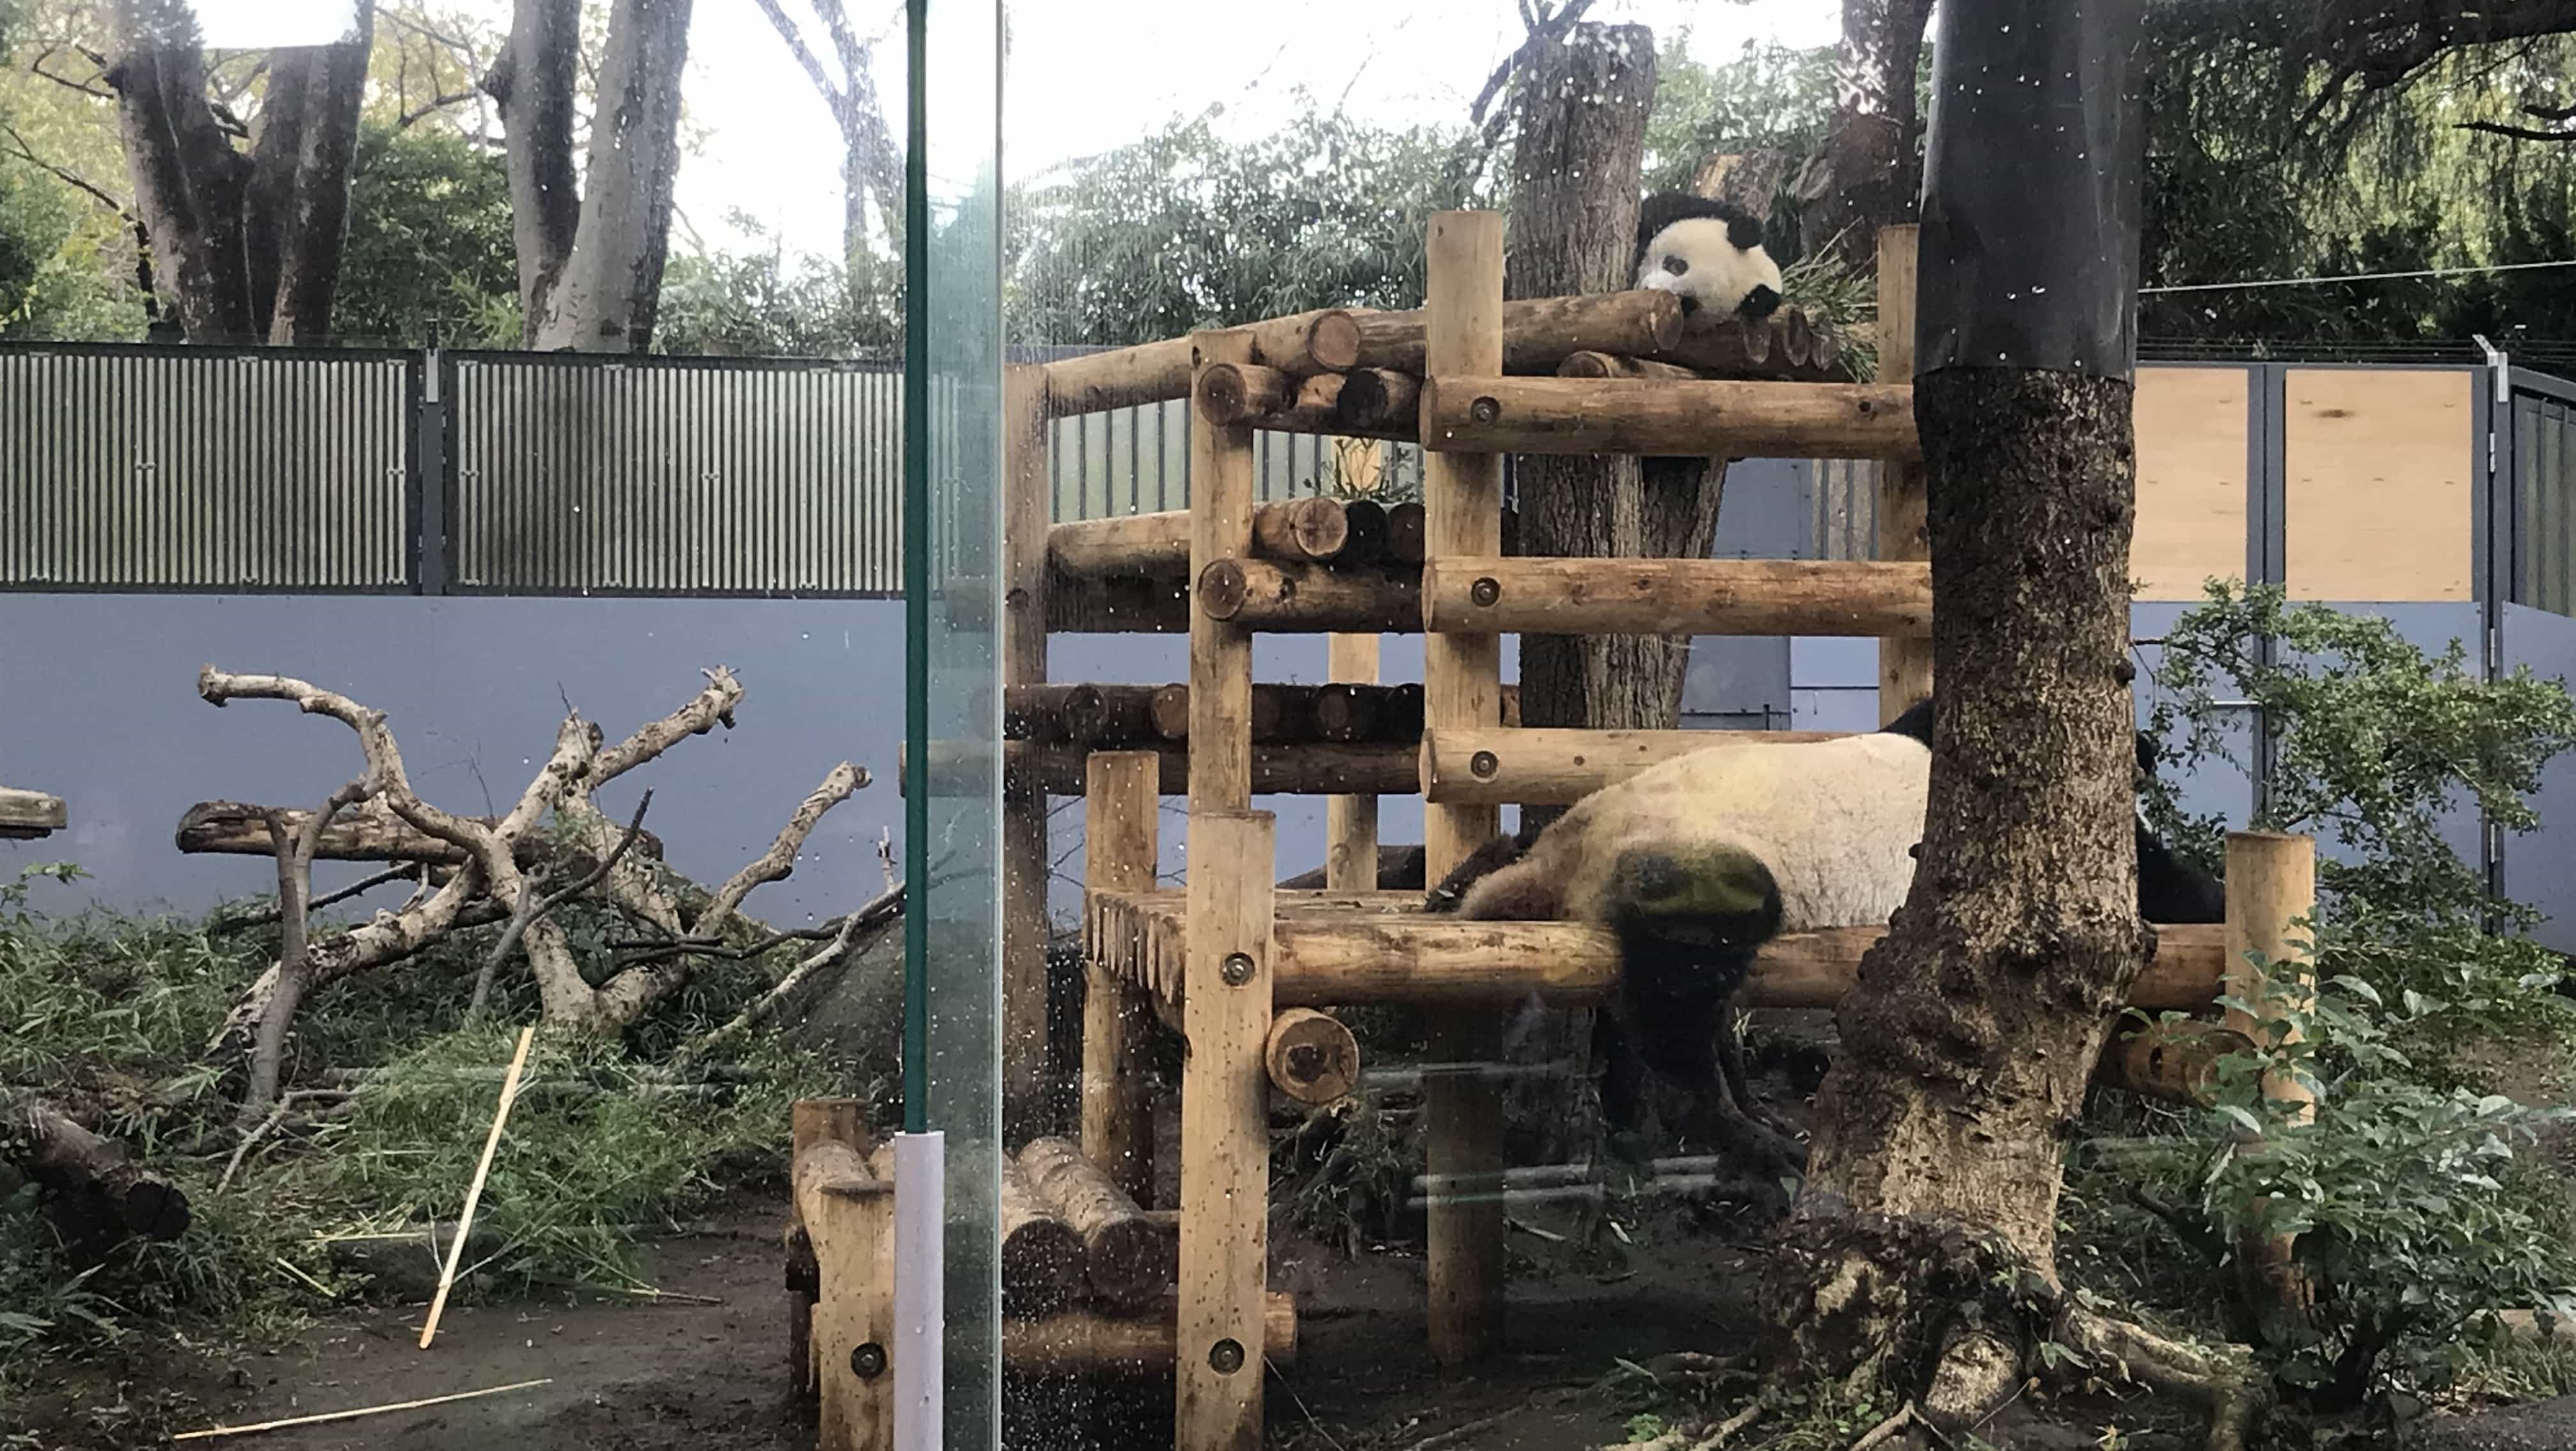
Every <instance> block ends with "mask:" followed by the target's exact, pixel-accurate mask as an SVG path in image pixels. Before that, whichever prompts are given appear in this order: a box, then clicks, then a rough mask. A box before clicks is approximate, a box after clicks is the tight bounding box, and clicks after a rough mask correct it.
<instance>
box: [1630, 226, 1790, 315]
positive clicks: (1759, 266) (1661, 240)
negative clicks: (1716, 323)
mask: <svg viewBox="0 0 2576 1451" xmlns="http://www.w3.org/2000/svg"><path fill="white" fill-rule="evenodd" d="M1637 285H1638V286H1639V287H1641V288H1647V289H1650V290H1653V291H1656V292H1677V293H1679V294H1681V299H1682V311H1683V312H1685V313H1699V312H1706V313H1708V314H1709V315H1711V316H1713V317H1735V316H1743V317H1749V318H1765V317H1769V316H1770V315H1771V313H1772V310H1773V309H1775V308H1777V307H1778V306H1779V305H1780V264H1779V263H1777V262H1774V261H1772V260H1771V254H1770V253H1769V252H1768V251H1766V250H1765V249H1763V248H1761V247H1758V246H1757V247H1753V248H1750V249H1747V248H1743V247H1738V246H1736V245H1735V243H1734V241H1733V240H1732V239H1730V238H1729V237H1728V236H1727V224H1726V223H1725V222H1724V221H1723V220H1721V219H1720V218H1717V217H1687V218H1684V219H1683V220H1681V221H1678V222H1675V223H1673V224H1672V225H1671V226H1669V227H1666V228H1664V229H1663V230H1662V231H1660V232H1657V233H1656V234H1655V238H1654V240H1653V241H1651V242H1648V243H1647V244H1646V250H1645V253H1644V255H1643V256H1641V257H1639V258H1638V261H1637Z"/></svg>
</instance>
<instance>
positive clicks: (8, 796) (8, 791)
mask: <svg viewBox="0 0 2576 1451" xmlns="http://www.w3.org/2000/svg"><path fill="white" fill-rule="evenodd" d="M70 824H71V815H70V813H69V812H68V811H67V810H66V809H65V808H64V806H63V798H61V797H60V796H50V795H47V794H46V793H44V792H42V791H21V790H18V789H16V788H14V787H9V786H0V841H34V840H36V839H37V838H38V837H43V836H51V835H53V834H54V833H55V832H57V831H60V830H62V829H63V828H64V827H66V826H68V825H70Z"/></svg>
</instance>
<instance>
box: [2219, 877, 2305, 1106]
mask: <svg viewBox="0 0 2576 1451" xmlns="http://www.w3.org/2000/svg"><path fill="white" fill-rule="evenodd" d="M2226 883H2227V991H2228V995H2229V996H2231V997H2234V998H2237V999H2239V1000H2240V1001H2243V1002H2245V1003H2249V1004H2252V1005H2253V1006H2254V1008H2255V1009H2256V1011H2255V1012H2251V1013H2249V1012H2246V1011H2245V1010H2244V1009H2242V1008H2229V1009H2228V1010H2227V1019H2226V1021H2227V1026H2228V1027H2229V1028H2230V1029H2232V1030H2233V1031H2235V1032H2237V1033H2240V1034H2242V1035H2244V1037H2246V1038H2247V1039H2248V1040H2250V1041H2253V1042H2256V1043H2265V1044H2269V1043H2275V1042H2278V1043H2284V1044H2287V1043H2295V1042H2297V1041H2299V1037H2300V1034H2299V1032H2298V1030H2297V1029H2296V1027H2294V1026H2289V1025H2285V1024H2283V1023H2282V1022H2281V1019H2282V1018H2283V1017H2284V1016H2286V1015H2287V1014H2288V1013H2289V1012H2291V1011H2293V1010H2294V1009H2296V1008H2297V1007H2299V1005H2300V1004H2302V1003H2304V1002H2306V1001H2307V1000H2309V998H2310V997H2311V996H2312V995H2313V994H2314V992H2315V990H2316V960H2315V957H2314V956H2313V954H2312V949H2311V944H2310V941H2309V934H2310V932H2311V930H2312V929H2311V928H2309V927H2305V926H2299V925H2295V924H2297V923H2298V921H2299V919H2300V918H2303V917H2307V916H2310V915H2312V914H2313V913H2314V912H2315V911H2316V904H2317V855H2316V842H2315V841H2314V840H2313V839H2312V838H2309V837H2304V836H2287V835H2283V834H2282V833H2280V832H2273V831H2231V832H2229V833H2227V875H2226ZM2248 953H2259V954H2260V955H2261V956H2262V958H2263V960H2264V964H2265V965H2264V966H2263V967H2260V968H2258V967H2256V966H2255V965H2254V964H2253V963H2252V962H2250V961H2249V960H2248V959H2247V956H2246V955H2247V954H2248ZM2263 1096H2264V1098H2265V1099H2267V1100H2269V1101H2271V1102H2274V1103H2287V1104H2294V1105H2304V1107H2300V1108H2296V1109H2293V1110H2292V1111H2291V1117H2292V1118H2293V1119H2294V1120H2295V1121H2298V1122H2305V1121H2307V1120H2308V1119H2309V1118H2311V1117H2313V1116H2314V1114H2315V1111H2316V1110H2315V1103H2316V1093H2315V1090H2314V1089H2312V1088H2311V1087H2310V1086H2309V1085H2307V1084H2305V1083H2301V1082H2299V1081H2298V1080H2297V1079H2295V1078H2292V1077H2290V1076H2288V1075H2286V1074H2273V1075H2269V1076H2267V1077H2266V1078H2265V1079H2264V1080H2263Z"/></svg>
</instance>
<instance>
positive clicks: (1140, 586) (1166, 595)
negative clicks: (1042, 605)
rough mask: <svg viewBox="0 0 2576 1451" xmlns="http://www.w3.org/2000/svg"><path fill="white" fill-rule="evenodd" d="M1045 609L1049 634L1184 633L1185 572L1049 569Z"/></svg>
mask: <svg viewBox="0 0 2576 1451" xmlns="http://www.w3.org/2000/svg"><path fill="white" fill-rule="evenodd" d="M1046 612H1047V633H1049V634H1051V635H1186V634H1188V633H1189V629H1190V592H1189V575H1188V573H1187V571H1186V569H1184V571H1183V572H1182V573H1180V574H1173V575H1139V576H1135V577H1132V578H1121V579H1072V578H1068V577H1066V576H1064V575H1062V574H1057V573H1054V572H1053V571H1050V572H1049V578H1048V580H1047V590H1046ZM961 627H963V626H962V625H961Z"/></svg>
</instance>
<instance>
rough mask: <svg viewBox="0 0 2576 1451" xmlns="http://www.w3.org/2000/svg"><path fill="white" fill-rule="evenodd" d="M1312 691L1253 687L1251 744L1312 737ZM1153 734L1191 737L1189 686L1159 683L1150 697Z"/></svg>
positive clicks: (1297, 742) (1168, 737)
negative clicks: (1151, 700) (1151, 697)
mask: <svg viewBox="0 0 2576 1451" xmlns="http://www.w3.org/2000/svg"><path fill="white" fill-rule="evenodd" d="M1315 690H1316V687H1314V686H1311V685H1260V684H1256V685H1254V686H1253V687H1252V743H1253V744H1254V745H1256V746H1269V745H1303V744H1305V743H1307V742H1309V741H1311V740H1313V739H1314V738H1315V724H1314V716H1315ZM1153 717H1154V733H1155V735H1156V736H1158V737H1160V738H1161V739H1163V740H1166V741H1186V740H1188V739H1189V738H1190V688H1189V687H1188V686H1186V685H1165V686H1159V687H1157V688H1156V689H1155V691H1154V696H1153Z"/></svg>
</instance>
